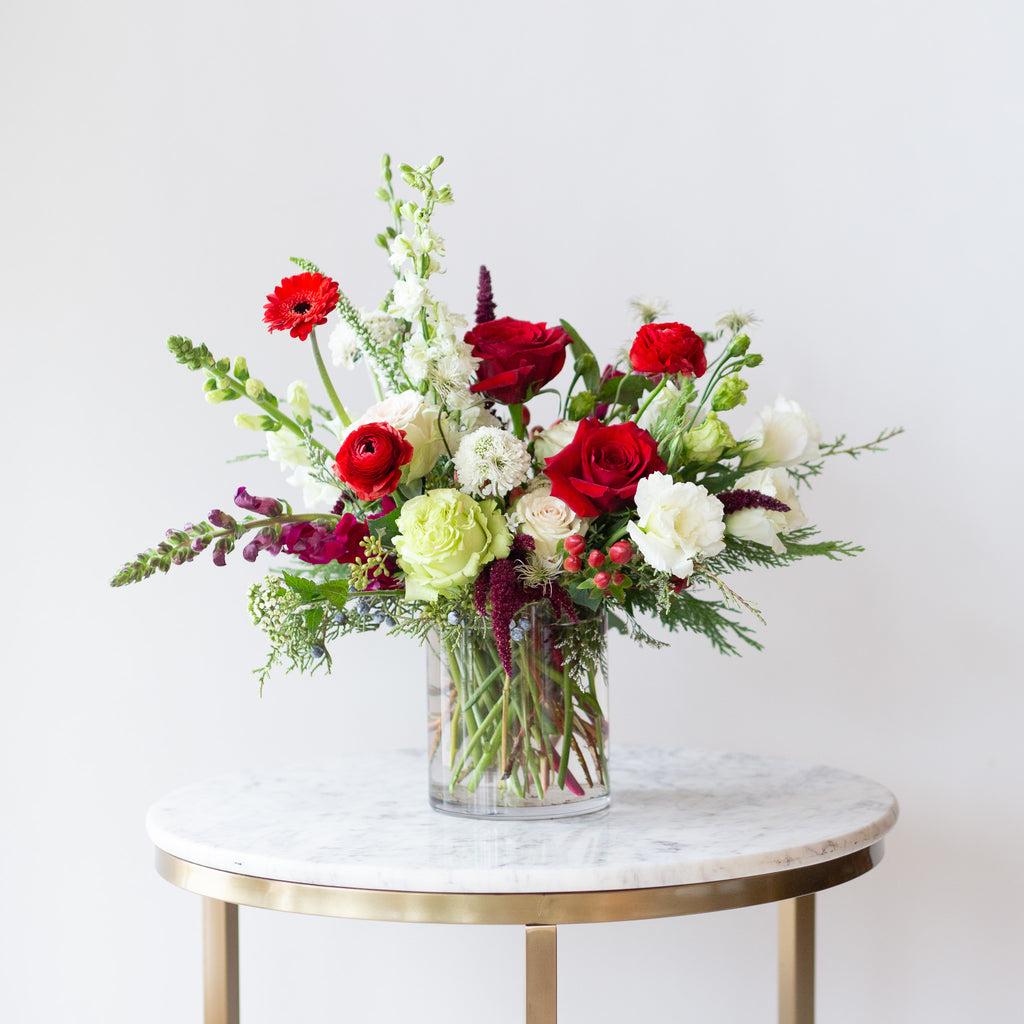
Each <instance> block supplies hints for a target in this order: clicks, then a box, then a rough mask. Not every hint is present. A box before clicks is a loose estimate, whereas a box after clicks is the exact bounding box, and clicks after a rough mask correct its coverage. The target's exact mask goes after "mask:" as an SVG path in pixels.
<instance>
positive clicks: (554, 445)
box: [533, 420, 580, 462]
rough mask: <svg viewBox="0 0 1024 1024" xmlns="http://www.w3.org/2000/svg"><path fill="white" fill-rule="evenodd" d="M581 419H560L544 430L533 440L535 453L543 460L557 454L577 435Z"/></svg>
mask: <svg viewBox="0 0 1024 1024" xmlns="http://www.w3.org/2000/svg"><path fill="white" fill-rule="evenodd" d="M579 425H580V421H579V420H559V421H558V422H557V423H552V424H551V426H550V427H548V428H547V430H542V431H541V432H540V433H539V434H538V435H537V437H536V439H535V440H534V442H533V453H534V455H536V456H537V458H538V459H540V461H541V462H543V461H544V460H545V459H550V458H551V457H552V456H553V455H557V454H558V453H559V452H560V451H561V450H562V449H563V448H564V447H565V446H566V445H567V444H568V443H569V442H570V441H571V440H572V439H573V438H574V437H575V436H576V428H577V427H578V426H579Z"/></svg>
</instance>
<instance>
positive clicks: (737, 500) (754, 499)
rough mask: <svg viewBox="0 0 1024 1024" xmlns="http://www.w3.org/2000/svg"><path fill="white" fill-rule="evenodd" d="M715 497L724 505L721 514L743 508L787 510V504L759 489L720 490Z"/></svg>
mask: <svg viewBox="0 0 1024 1024" xmlns="http://www.w3.org/2000/svg"><path fill="white" fill-rule="evenodd" d="M715 497H716V498H718V500H719V501H720V502H721V503H722V504H723V505H724V506H725V511H724V512H723V513H722V514H723V515H727V516H728V515H732V513H733V512H739V511H741V510H742V509H745V508H763V509H767V510H768V511H769V512H788V511H789V506H788V505H786V504H784V503H783V502H781V501H779V499H778V498H773V497H772V496H771V495H770V494H762V493H761V492H760V491H744V490H739V491H722V493H721V494H716V495H715Z"/></svg>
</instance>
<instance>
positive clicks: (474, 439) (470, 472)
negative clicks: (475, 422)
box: [454, 427, 530, 498]
mask: <svg viewBox="0 0 1024 1024" xmlns="http://www.w3.org/2000/svg"><path fill="white" fill-rule="evenodd" d="M454 463H455V474H456V476H457V477H458V481H459V487H460V489H461V490H463V491H465V492H466V493H467V494H479V495H480V496H481V497H488V496H491V497H495V498H498V497H503V496H504V495H506V494H508V493H509V491H511V490H512V488H513V487H518V486H519V485H520V484H524V483H526V481H527V480H528V479H529V477H530V453H529V452H528V451H527V450H526V445H525V443H524V442H522V441H520V440H519V438H518V437H516V436H515V435H514V434H510V433H509V432H508V431H507V430H500V429H498V428H497V427H477V429H476V430H474V431H473V432H472V433H470V434H467V435H466V437H465V438H463V440H462V444H460V445H459V450H458V452H456V454H455V459H454Z"/></svg>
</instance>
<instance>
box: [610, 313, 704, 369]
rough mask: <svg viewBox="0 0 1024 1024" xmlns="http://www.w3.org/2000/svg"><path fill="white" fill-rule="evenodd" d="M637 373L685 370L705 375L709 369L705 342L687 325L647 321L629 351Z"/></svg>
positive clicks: (632, 364) (631, 362) (630, 359)
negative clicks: (648, 322)
mask: <svg viewBox="0 0 1024 1024" xmlns="http://www.w3.org/2000/svg"><path fill="white" fill-rule="evenodd" d="M629 362H630V365H631V366H632V367H633V369H634V370H636V372H637V373H684V374H686V376H687V377H703V376H704V371H705V370H707V368H708V361H707V358H706V356H705V355H704V341H703V339H702V338H701V336H700V335H699V334H698V333H697V332H696V331H694V330H693V329H692V328H690V327H687V326H686V324H644V325H643V327H641V328H640V330H639V331H637V332H636V337H635V338H634V339H633V347H632V348H631V349H630V350H629Z"/></svg>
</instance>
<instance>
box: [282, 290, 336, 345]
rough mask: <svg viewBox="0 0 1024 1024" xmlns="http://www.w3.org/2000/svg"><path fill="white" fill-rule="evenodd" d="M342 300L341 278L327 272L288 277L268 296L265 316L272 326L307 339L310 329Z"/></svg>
mask: <svg viewBox="0 0 1024 1024" xmlns="http://www.w3.org/2000/svg"><path fill="white" fill-rule="evenodd" d="M337 304H338V282H337V281H332V280H331V279H330V278H329V277H326V276H325V275H323V274H296V275H295V276H294V277H286V278H285V279H284V280H283V281H282V282H281V283H280V284H279V285H278V286H277V287H276V288H275V289H274V294H273V295H268V296H267V304H266V305H265V306H264V307H263V311H264V312H263V320H264V322H265V323H268V324H270V327H269V328H268V330H271V331H288V333H289V334H291V336H292V337H293V338H299V339H301V340H302V341H305V340H306V338H308V337H309V332H310V331H311V330H313V328H314V327H319V326H320V324H325V323H327V314H328V313H330V312H331V310H332V309H334V307H335V306H336V305H337Z"/></svg>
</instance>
